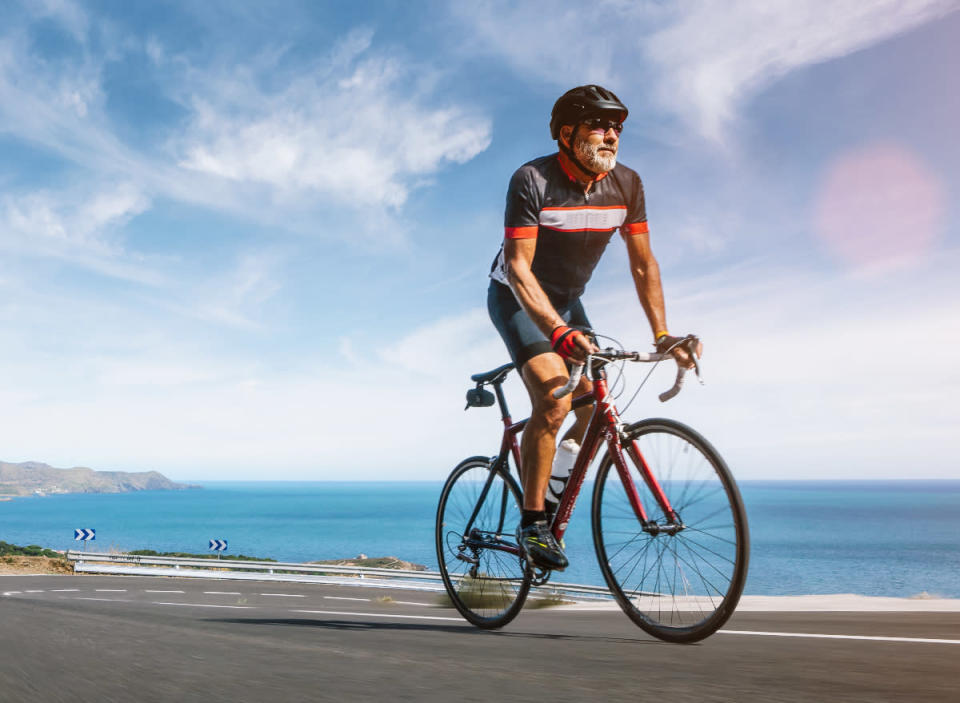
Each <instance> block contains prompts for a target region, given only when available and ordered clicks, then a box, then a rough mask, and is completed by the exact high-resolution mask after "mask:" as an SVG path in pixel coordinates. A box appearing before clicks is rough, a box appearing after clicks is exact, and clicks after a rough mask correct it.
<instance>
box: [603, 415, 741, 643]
mask: <svg viewBox="0 0 960 703" xmlns="http://www.w3.org/2000/svg"><path fill="white" fill-rule="evenodd" d="M625 434H626V437H625V441H624V442H623V449H624V452H623V454H624V459H625V461H626V464H627V467H628V471H629V480H630V481H631V483H632V484H633V488H634V489H635V490H636V494H637V496H638V497H639V499H640V503H641V504H642V505H643V507H644V509H645V510H646V513H647V518H648V519H647V523H646V524H643V523H642V522H641V521H640V520H639V518H638V517H637V514H636V512H635V511H634V509H633V507H632V505H631V503H630V501H629V500H628V490H629V487H628V486H627V485H625V484H624V483H623V482H622V481H621V476H620V472H619V471H618V470H617V467H616V466H615V463H614V461H613V459H612V457H611V456H610V455H609V453H608V454H607V455H606V456H605V457H604V459H603V461H602V462H601V464H600V467H599V469H598V471H597V480H596V483H595V485H594V491H593V540H594V546H595V547H596V551H597V557H598V558H599V560H600V570H601V571H602V572H603V576H604V578H605V579H606V581H607V585H608V586H609V588H610V590H611V592H612V593H613V595H614V597H615V598H616V599H617V602H618V603H619V604H620V607H621V608H622V609H623V611H624V612H625V613H626V614H627V615H628V616H629V617H630V619H631V620H633V621H634V622H635V623H636V624H637V625H639V626H640V627H641V628H643V629H644V630H645V631H646V632H648V633H649V634H651V635H653V636H654V637H658V638H660V639H663V640H667V641H670V642H696V641H698V640H701V639H703V638H704V637H708V636H709V635H712V634H713V633H714V632H716V631H717V630H718V629H719V628H720V627H721V626H722V625H723V623H725V622H726V621H727V619H728V618H729V617H730V616H731V615H732V614H733V611H734V608H735V607H736V605H737V602H738V601H739V600H740V594H741V593H742V592H743V585H744V582H745V581H746V578H747V562H748V559H749V550H750V547H749V533H748V529H747V515H746V511H745V510H744V508H743V500H742V499H741V498H740V492H739V490H738V489H737V485H736V483H735V482H734V480H733V477H732V476H731V474H730V470H729V469H728V468H727V466H726V464H725V463H724V462H723V459H721V458H720V455H719V454H717V451H716V450H715V449H714V448H713V447H712V446H710V443H709V442H707V440H705V439H704V438H703V437H701V436H700V434H698V433H697V432H695V431H694V430H692V429H691V428H689V427H687V426H686V425H683V424H681V423H679V422H674V421H672V420H661V419H656V420H644V421H642V422H638V423H636V424H634V425H631V426H629V427H628V428H627V430H626V433H625ZM634 443H635V446H636V447H637V450H638V452H636V453H634V452H632V451H631V450H632V446H633V445H634ZM647 470H648V471H649V475H650V476H652V477H653V479H655V483H656V484H659V486H660V488H662V490H663V494H664V495H665V496H666V498H667V500H668V501H669V503H670V506H671V507H672V508H673V511H674V513H675V514H676V519H674V518H673V516H668V515H665V514H664V510H663V509H662V507H661V505H660V504H659V503H658V501H657V500H656V498H655V494H654V490H655V486H654V481H648V480H645V479H644V478H643V476H644V473H645V472H646V471H647Z"/></svg>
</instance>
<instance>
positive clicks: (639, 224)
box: [620, 171, 650, 236]
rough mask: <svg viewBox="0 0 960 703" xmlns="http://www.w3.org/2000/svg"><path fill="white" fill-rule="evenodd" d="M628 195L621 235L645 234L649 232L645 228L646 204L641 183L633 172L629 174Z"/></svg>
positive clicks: (646, 227)
mask: <svg viewBox="0 0 960 703" xmlns="http://www.w3.org/2000/svg"><path fill="white" fill-rule="evenodd" d="M630 175H631V178H630V193H629V196H628V201H627V203H628V204H627V218H626V219H625V220H624V222H623V226H622V227H621V228H620V232H621V234H623V235H624V236H626V235H628V234H646V233H647V232H649V231H650V230H649V228H648V226H647V203H646V200H645V199H644V196H643V181H641V180H640V176H638V175H637V174H636V173H635V172H634V171H631V172H630Z"/></svg>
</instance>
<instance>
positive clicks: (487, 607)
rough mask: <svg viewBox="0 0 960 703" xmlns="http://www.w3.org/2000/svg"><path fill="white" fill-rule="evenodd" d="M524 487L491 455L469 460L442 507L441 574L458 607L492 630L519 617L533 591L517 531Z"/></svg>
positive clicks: (439, 526)
mask: <svg viewBox="0 0 960 703" xmlns="http://www.w3.org/2000/svg"><path fill="white" fill-rule="evenodd" d="M520 496H521V493H520V489H519V487H518V486H517V482H516V481H514V479H513V477H512V476H510V475H509V474H508V473H506V472H505V471H503V470H500V469H498V468H495V466H494V464H493V462H491V460H490V459H489V458H488V457H472V458H470V459H465V460H464V461H462V462H460V464H459V465H458V466H457V467H456V468H455V469H454V470H453V472H452V473H451V474H450V477H449V478H448V479H447V482H446V484H444V486H443V491H442V492H441V493H440V504H439V506H437V524H436V542H437V561H438V562H439V564H440V575H441V576H442V577H443V585H444V586H445V587H446V589H447V594H448V595H449V596H450V600H451V601H452V603H453V605H454V607H455V608H456V609H457V610H459V611H460V614H461V615H463V617H465V618H466V619H467V620H468V621H469V622H471V623H473V624H474V625H476V626H477V627H483V628H487V629H492V628H497V627H503V626H504V625H506V624H507V623H508V622H510V621H511V620H513V619H514V618H515V617H516V616H517V613H519V612H520V609H521V608H522V607H523V603H524V601H525V600H526V598H527V593H529V591H530V581H531V578H532V575H531V572H530V570H529V569H527V568H526V566H525V562H524V561H522V560H521V559H520V551H519V547H518V545H517V541H516V536H515V534H514V531H515V529H516V527H517V525H518V524H519V523H520V505H521V504H522V501H521V497H520Z"/></svg>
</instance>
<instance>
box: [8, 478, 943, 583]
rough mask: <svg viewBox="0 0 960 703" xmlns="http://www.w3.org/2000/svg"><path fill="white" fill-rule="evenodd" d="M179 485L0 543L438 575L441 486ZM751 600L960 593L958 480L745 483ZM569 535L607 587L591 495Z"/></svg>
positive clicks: (86, 506) (91, 507) (14, 521)
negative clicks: (423, 568) (219, 553)
mask: <svg viewBox="0 0 960 703" xmlns="http://www.w3.org/2000/svg"><path fill="white" fill-rule="evenodd" d="M201 485H202V488H200V489H197V490H188V491H171V492H166V491H145V492H140V493H126V494H116V495H54V496H48V497H31V498H17V499H14V500H12V501H9V502H0V540H4V541H6V542H11V543H13V544H20V545H27V544H39V545H42V546H45V547H51V548H54V549H66V548H77V547H79V546H80V545H79V543H75V542H74V541H73V530H74V529H75V528H80V527H85V528H94V529H96V531H97V540H96V542H91V543H89V545H88V548H89V549H96V550H98V551H99V550H106V549H111V548H115V549H121V550H127V549H155V550H157V551H185V552H204V551H206V550H207V546H208V540H210V539H214V538H218V539H227V540H228V542H229V550H228V552H227V554H228V555H229V554H246V555H249V556H257V557H272V558H275V559H279V560H281V561H311V560H315V559H331V558H342V557H354V556H356V555H357V554H360V553H364V554H367V555H368V556H371V557H373V556H387V555H391V556H396V557H400V558H401V559H406V560H408V561H413V562H418V563H421V564H425V565H427V566H428V567H429V568H431V569H436V568H437V563H436V556H435V554H434V547H433V521H434V513H435V511H436V506H437V500H438V497H439V495H440V488H441V484H440V483H439V482H396V483H394V482H391V483H359V482H355V483H347V482H344V483H340V482H308V483H301V482H242V483H241V482H237V483H234V482H206V483H202V484H201ZM740 487H741V491H742V493H743V497H744V502H745V503H746V506H747V513H748V517H749V521H750V533H751V540H752V548H751V562H750V575H749V578H748V581H747V586H746V590H745V592H746V593H748V594H755V595H798V594H815V593H859V594H864V595H878V596H912V595H916V594H919V593H922V592H927V593H930V594H935V595H940V596H945V597H954V598H960V481H849V482H841V481H802V482H788V481H777V482H773V481H769V482H768V481H764V482H758V481H745V482H742V483H741V484H740ZM590 490H591V486H589V485H585V486H584V493H582V494H581V500H580V504H579V506H578V508H577V509H576V511H575V512H574V515H573V520H572V522H571V525H570V528H569V530H568V531H567V534H566V543H567V553H568V555H569V556H570V558H571V566H570V568H569V569H568V570H567V572H566V573H565V574H564V575H563V577H562V580H563V581H573V582H577V583H596V584H602V583H603V581H602V577H601V576H600V571H599V569H598V568H597V566H596V563H595V561H596V558H595V556H594V554H593V544H592V539H591V536H590V534H591V533H590V514H589V512H590V511H589V491H590Z"/></svg>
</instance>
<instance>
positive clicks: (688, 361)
mask: <svg viewBox="0 0 960 703" xmlns="http://www.w3.org/2000/svg"><path fill="white" fill-rule="evenodd" d="M693 342H696V345H695V346H694V345H693ZM656 346H657V351H658V352H660V353H661V354H664V353H666V352H667V351H669V352H670V353H671V354H673V356H674V357H675V358H676V359H677V363H678V364H679V365H680V366H682V367H683V368H685V369H692V368H693V367H694V366H695V363H694V360H693V358H692V357H691V347H692V351H693V353H695V354H696V355H697V358H698V359H699V358H700V357H701V356H703V342H701V341H700V340H699V339H697V338H696V337H694V336H693V335H688V336H686V337H671V336H670V335H664V336H662V337H660V339H658V340H657V343H656Z"/></svg>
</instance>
